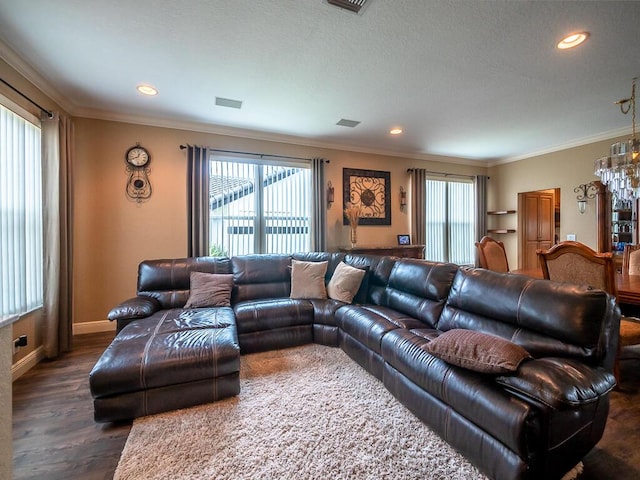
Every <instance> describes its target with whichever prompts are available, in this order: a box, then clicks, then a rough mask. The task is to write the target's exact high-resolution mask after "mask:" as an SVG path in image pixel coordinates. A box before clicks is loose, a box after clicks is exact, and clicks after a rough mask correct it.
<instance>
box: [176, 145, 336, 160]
mask: <svg viewBox="0 0 640 480" xmlns="http://www.w3.org/2000/svg"><path fill="white" fill-rule="evenodd" d="M185 148H187V145H180V150H184V149H185ZM207 150H210V151H212V152H219V153H234V154H236V155H255V156H256V157H260V158H264V157H271V158H286V159H289V160H309V161H311V160H313V159H312V158H303V157H287V156H286V155H270V154H268V153H254V152H238V151H235V150H220V149H217V148H208V149H207ZM324 162H326V163H330V162H329V160H324Z"/></svg>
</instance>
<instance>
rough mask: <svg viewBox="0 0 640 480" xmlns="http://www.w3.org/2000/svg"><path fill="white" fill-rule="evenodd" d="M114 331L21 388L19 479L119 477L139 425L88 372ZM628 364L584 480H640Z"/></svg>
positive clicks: (78, 341) (637, 414)
mask: <svg viewBox="0 0 640 480" xmlns="http://www.w3.org/2000/svg"><path fill="white" fill-rule="evenodd" d="M112 338H113V333H99V334H92V335H83V336H78V337H75V339H74V350H73V352H72V353H69V354H66V355H64V356H63V357H62V358H61V359H59V360H56V361H53V362H43V363H41V364H39V365H38V366H36V367H35V368H34V369H32V370H31V371H29V372H28V373H26V374H25V375H24V376H23V377H21V378H20V379H18V380H17V381H16V382H14V384H13V439H14V445H13V448H14V452H13V453H14V478H15V479H16V480H18V479H36V478H37V479H47V480H57V479H60V480H71V479H82V480H85V479H86V480H92V479H111V478H112V477H113V473H114V471H115V468H116V465H117V464H118V459H119V457H120V452H121V451H122V448H123V447H124V444H125V441H126V439H127V435H128V434H129V430H130V428H131V425H130V424H129V423H123V424H98V423H95V422H94V421H93V406H92V401H91V395H90V393H89V378H88V374H89V371H90V370H91V368H92V367H93V365H94V363H95V362H96V360H97V359H98V357H99V355H100V354H101V353H102V351H103V350H104V348H105V347H106V346H107V345H108V344H109V342H110V341H111V339H112ZM628 356H634V357H635V358H634V359H629V360H624V361H623V362H622V378H623V383H622V387H621V388H620V389H619V390H618V391H615V392H613V393H612V395H611V412H610V415H609V420H608V422H607V428H606V430H605V434H604V437H603V438H602V440H601V441H600V443H599V444H598V445H597V446H596V448H595V449H593V450H592V451H591V452H590V453H589V454H588V455H587V456H586V457H585V459H584V464H585V471H584V474H583V475H582V477H580V478H581V480H596V479H597V480H605V479H612V480H613V479H615V480H623V479H637V478H640V449H639V448H638V445H640V349H639V350H634V351H632V352H631V355H628Z"/></svg>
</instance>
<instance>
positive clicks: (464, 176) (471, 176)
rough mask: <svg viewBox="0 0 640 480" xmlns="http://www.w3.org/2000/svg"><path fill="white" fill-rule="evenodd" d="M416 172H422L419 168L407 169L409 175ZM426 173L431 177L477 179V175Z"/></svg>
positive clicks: (426, 171) (427, 171)
mask: <svg viewBox="0 0 640 480" xmlns="http://www.w3.org/2000/svg"><path fill="white" fill-rule="evenodd" d="M414 170H420V169H419V168H407V173H412V172H413V171H414ZM424 173H427V174H429V175H441V176H443V177H458V178H470V179H472V180H473V179H474V178H476V175H462V174H458V173H444V172H431V171H429V170H425V171H424Z"/></svg>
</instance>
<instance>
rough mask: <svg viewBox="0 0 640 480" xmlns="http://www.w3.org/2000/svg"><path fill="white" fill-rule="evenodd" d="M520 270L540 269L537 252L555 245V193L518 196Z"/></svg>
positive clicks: (543, 191)
mask: <svg viewBox="0 0 640 480" xmlns="http://www.w3.org/2000/svg"><path fill="white" fill-rule="evenodd" d="M518 219H519V222H518V223H519V228H518V230H519V232H520V233H519V236H518V238H519V241H518V247H519V248H518V252H519V255H518V268H520V269H534V268H538V266H539V263H538V256H537V255H536V250H538V249H548V248H551V246H552V245H553V244H554V243H555V240H554V238H555V191H554V190H541V191H536V192H524V193H519V194H518Z"/></svg>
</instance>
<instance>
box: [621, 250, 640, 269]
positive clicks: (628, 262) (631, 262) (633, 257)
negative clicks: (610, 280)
mask: <svg viewBox="0 0 640 480" xmlns="http://www.w3.org/2000/svg"><path fill="white" fill-rule="evenodd" d="M622 273H626V274H627V275H640V245H632V244H630V243H627V244H625V246H624V253H623V254H622Z"/></svg>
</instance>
